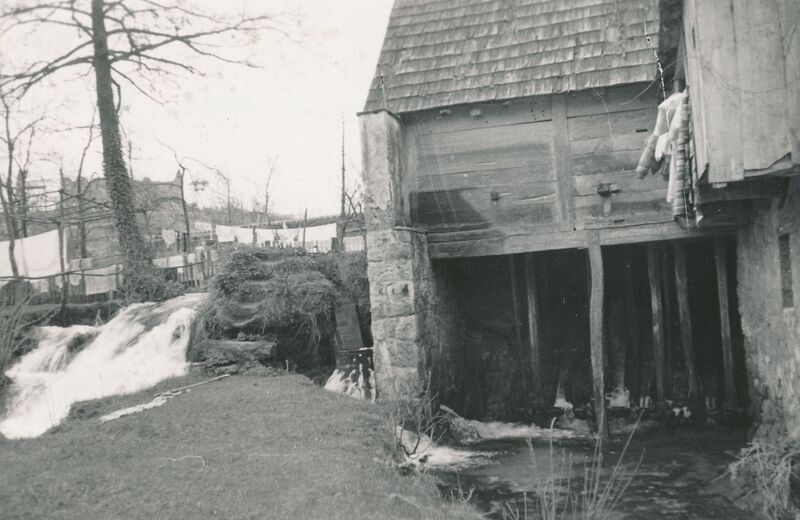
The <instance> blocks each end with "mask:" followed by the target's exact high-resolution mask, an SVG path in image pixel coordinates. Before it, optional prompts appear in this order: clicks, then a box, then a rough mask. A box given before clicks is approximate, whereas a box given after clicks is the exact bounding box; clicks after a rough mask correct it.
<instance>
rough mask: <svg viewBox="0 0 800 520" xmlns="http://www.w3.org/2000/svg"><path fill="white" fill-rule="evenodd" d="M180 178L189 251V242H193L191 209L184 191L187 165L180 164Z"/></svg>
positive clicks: (187, 248)
mask: <svg viewBox="0 0 800 520" xmlns="http://www.w3.org/2000/svg"><path fill="white" fill-rule="evenodd" d="M178 178H179V180H180V183H181V184H180V186H181V208H182V209H183V224H184V226H186V241H185V242H184V243H185V244H186V247H185V250H186V251H187V252H188V251H189V244H190V243H191V234H190V233H191V232H190V229H189V210H188V208H187V207H186V192H185V191H184V184H185V181H184V179H185V178H186V167H185V166H183V165H180V169H179V170H178Z"/></svg>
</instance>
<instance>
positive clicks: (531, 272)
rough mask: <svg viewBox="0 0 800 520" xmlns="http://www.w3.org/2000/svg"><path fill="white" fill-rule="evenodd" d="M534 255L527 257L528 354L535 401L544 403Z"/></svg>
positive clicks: (527, 255) (529, 254) (530, 254)
mask: <svg viewBox="0 0 800 520" xmlns="http://www.w3.org/2000/svg"><path fill="white" fill-rule="evenodd" d="M535 265H536V264H535V259H534V257H533V253H528V254H526V255H525V286H526V289H527V291H526V292H527V296H528V298H527V299H528V302H527V303H528V340H529V342H528V352H529V354H530V356H531V364H530V369H531V392H532V393H533V396H532V397H533V400H534V401H535V402H537V403H544V401H545V396H544V392H543V388H544V385H543V384H542V369H541V366H542V363H541V345H540V343H539V301H538V294H537V291H536V269H535Z"/></svg>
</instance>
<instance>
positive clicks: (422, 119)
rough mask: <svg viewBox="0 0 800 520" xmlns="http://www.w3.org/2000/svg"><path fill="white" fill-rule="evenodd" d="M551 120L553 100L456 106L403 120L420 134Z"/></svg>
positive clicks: (405, 117)
mask: <svg viewBox="0 0 800 520" xmlns="http://www.w3.org/2000/svg"><path fill="white" fill-rule="evenodd" d="M551 118H552V116H551V113H550V96H535V97H530V98H525V99H515V100H512V101H507V102H504V103H485V104H479V105H469V106H456V107H450V108H447V109H445V110H430V111H426V112H418V113H415V114H409V115H407V116H404V120H405V122H406V124H407V125H409V126H416V127H418V128H419V129H420V132H421V133H429V132H452V131H457V130H470V129H473V128H480V127H492V126H504V125H514V124H519V123H530V122H532V121H548V120H550V119H551Z"/></svg>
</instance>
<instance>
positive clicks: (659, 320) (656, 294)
mask: <svg viewBox="0 0 800 520" xmlns="http://www.w3.org/2000/svg"><path fill="white" fill-rule="evenodd" d="M660 264H661V255H659V247H658V244H655V243H649V244H647V274H648V278H649V280H650V310H651V313H652V316H653V369H654V371H655V375H656V399H658V400H659V401H661V400H662V399H664V326H663V323H664V314H663V311H662V308H661V302H662V298H661V280H660V278H661V265H660Z"/></svg>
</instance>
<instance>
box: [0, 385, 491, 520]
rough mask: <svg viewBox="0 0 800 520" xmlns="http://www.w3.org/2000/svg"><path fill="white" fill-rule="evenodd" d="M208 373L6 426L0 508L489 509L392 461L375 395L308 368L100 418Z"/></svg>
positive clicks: (169, 511) (343, 513) (5, 514)
mask: <svg viewBox="0 0 800 520" xmlns="http://www.w3.org/2000/svg"><path fill="white" fill-rule="evenodd" d="M202 379H203V378H199V377H194V376H190V377H185V378H180V379H176V380H171V381H167V382H164V383H162V384H161V385H159V386H158V387H156V388H154V389H150V390H148V391H146V392H142V393H139V394H136V395H131V396H123V397H114V398H109V399H103V400H99V401H93V402H89V403H82V404H79V405H76V406H75V407H74V409H73V412H72V414H71V417H70V419H68V420H67V421H66V422H65V423H64V424H63V425H62V426H60V427H58V428H57V429H56V430H54V431H52V432H50V433H47V434H45V435H43V436H42V437H40V438H38V439H32V440H23V441H8V440H3V439H2V437H0V468H2V470H0V518H3V519H15V518H20V519H21V518H25V519H28V518H37V519H44V518H60V519H71V518H74V519H85V518H92V519H104V518H126V519H140V518H141V519H148V520H151V519H169V518H176V519H189V518H191V519H194V518H198V519H199V518H226V519H239V518H254V519H256V518H257V519H262V518H275V519H281V518H298V519H315V518H321V519H326V520H336V519H348V520H352V519H360V518H363V519H382V518H409V519H411V518H415V519H416V518H425V519H445V518H464V519H472V518H481V517H480V515H479V514H478V513H477V512H476V511H475V510H474V509H473V508H472V507H471V506H469V505H468V504H464V503H446V502H444V501H443V500H442V498H441V497H440V496H439V494H438V492H437V491H436V488H435V486H434V483H433V482H432V481H431V480H429V479H428V478H427V477H420V476H416V475H412V476H401V475H400V474H399V473H398V472H397V471H396V470H395V469H394V468H392V467H391V466H390V465H389V464H388V463H387V460H388V455H387V451H386V446H385V445H384V440H385V438H386V436H385V435H384V434H383V430H382V429H384V428H385V427H386V426H385V425H384V424H383V423H382V420H381V418H380V416H379V414H378V412H377V409H376V407H375V406H374V405H370V404H368V403H364V402H360V401H357V400H354V399H352V398H348V397H344V396H339V395H335V394H331V393H328V392H325V391H324V390H322V389H320V388H319V387H317V386H315V385H313V384H311V382H310V381H309V380H307V379H306V378H304V377H302V376H289V375H287V376H280V377H265V378H258V377H242V376H235V377H230V378H227V379H223V380H221V381H217V382H213V383H210V384H207V385H203V386H199V387H196V388H193V389H191V391H190V392H188V393H186V394H182V395H179V396H177V397H175V398H173V399H171V400H169V401H168V402H167V403H166V404H165V405H164V406H162V407H160V408H154V409H151V410H147V411H144V412H142V413H139V414H136V415H132V416H128V417H123V418H121V419H118V420H114V421H110V422H107V423H104V424H101V423H100V422H99V420H98V417H99V416H100V415H102V414H103V413H106V412H110V411H113V410H116V409H119V408H122V407H126V406H131V405H134V404H139V403H143V402H146V401H149V400H150V399H151V398H152V396H153V394H154V393H156V392H158V391H164V390H167V389H170V388H175V387H179V386H184V385H187V384H191V383H194V382H197V381H200V380H202Z"/></svg>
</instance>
